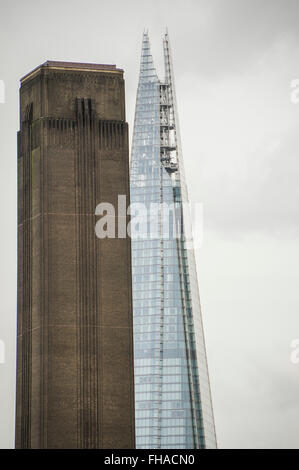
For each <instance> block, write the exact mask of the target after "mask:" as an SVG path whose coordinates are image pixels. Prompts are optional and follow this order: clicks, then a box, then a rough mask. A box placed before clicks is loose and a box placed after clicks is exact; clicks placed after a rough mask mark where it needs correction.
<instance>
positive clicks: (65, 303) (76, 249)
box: [16, 62, 135, 449]
mask: <svg viewBox="0 0 299 470" xmlns="http://www.w3.org/2000/svg"><path fill="white" fill-rule="evenodd" d="M128 166H129V162H128V128H127V123H126V122H125V97H124V80H123V72H122V70H119V69H116V67H115V66H101V65H94V64H77V63H65V62H61V63H59V62H46V63H45V64H43V65H42V66H40V67H38V68H37V69H35V70H34V71H33V72H31V73H30V74H28V75H27V76H26V77H24V78H23V79H22V81H21V89H20V132H19V134H18V187H19V195H18V203H19V207H18V345H17V349H18V355H17V403H16V447H17V448H107V449H108V448H116V449H117V448H119V449H121V448H134V446H135V429H134V386H133V385H134V383H133V330H132V299H131V257H130V249H131V248H130V239H129V238H122V239H121V238H120V239H117V238H115V239H103V240H100V239H98V238H97V237H96V235H95V230H94V228H95V224H96V221H97V220H98V216H95V215H94V214H95V208H96V206H97V204H99V203H100V202H111V203H113V204H114V205H115V204H116V201H117V197H118V194H125V195H127V203H128V204H129V168H128Z"/></svg>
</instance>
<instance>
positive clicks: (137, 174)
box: [130, 32, 216, 449]
mask: <svg viewBox="0 0 299 470" xmlns="http://www.w3.org/2000/svg"><path fill="white" fill-rule="evenodd" d="M163 46H164V62H165V79H164V81H161V80H159V78H158V76H157V73H156V70H155V67H154V63H153V59H152V55H151V52H150V43H149V37H148V33H147V32H145V33H144V34H143V42H142V52H141V66H140V76H139V84H138V90H137V101H136V110H135V124H134V134H133V145H132V155H131V177H130V178H131V181H130V185H131V207H135V212H136V213H137V212H138V210H139V209H140V211H141V208H143V209H142V210H143V211H144V213H143V215H142V216H140V214H139V221H141V225H143V231H142V230H140V231H139V233H136V232H135V233H134V234H133V235H132V275H133V311H134V362H135V407H136V410H135V413H136V415H135V416H136V423H135V425H136V446H137V448H150V449H165V448H168V449H171V448H175V449H204V448H215V447H216V435H215V425H214V417H213V409H212V402H211V392H210V384H209V376H208V368H207V360H206V351H205V343H204V334H203V327H202V320H201V309H200V300H199V292H198V284H197V274H196V266H195V259H194V252H193V248H192V243H191V246H190V240H189V242H188V243H187V237H186V230H187V225H188V213H187V210H186V206H187V204H185V203H187V202H188V195H187V189H186V184H185V177H184V170H183V161H182V152H181V144H180V133H179V123H178V115H177V106H176V97H175V88H174V77H173V68H172V61H171V53H170V44H169V38H168V34H167V33H166V34H165V37H164V40H163ZM165 206H166V207H172V208H174V210H173V211H172V212H171V213H172V216H171V217H172V218H171V220H172V222H174V227H176V228H177V227H179V236H178V231H177V230H176V231H175V230H174V229H172V230H171V229H170V228H169V227H170V225H171V223H168V227H167V230H166V227H165V225H167V223H166V222H167V220H166V219H167V218H166V217H165V216H164V209H162V208H164V207H165ZM138 208H139V209H138ZM132 210H133V209H132ZM133 212H134V211H133ZM144 214H146V217H143V216H144ZM169 214H170V211H169ZM144 218H146V224H145V225H144V224H142V219H144ZM133 219H134V217H133ZM151 221H154V224H151ZM152 225H154V230H152ZM149 226H150V228H148V227H149ZM171 226H172V225H171ZM137 232H138V231H137ZM167 234H168V235H167Z"/></svg>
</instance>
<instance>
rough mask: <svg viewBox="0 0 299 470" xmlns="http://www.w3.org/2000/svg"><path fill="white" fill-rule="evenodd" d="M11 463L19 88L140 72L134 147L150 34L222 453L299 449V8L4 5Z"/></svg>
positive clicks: (244, 0) (1, 419)
mask: <svg viewBox="0 0 299 470" xmlns="http://www.w3.org/2000/svg"><path fill="white" fill-rule="evenodd" d="M0 6H1V14H0V79H1V80H4V81H5V85H6V102H5V103H4V104H0V123H1V140H0V166H1V185H0V196H1V197H0V208H1V214H2V215H1V243H0V259H1V263H0V286H1V296H0V340H2V341H4V342H5V344H6V362H5V364H0V447H1V448H6V447H13V437H14V388H15V324H16V307H15V305H16V174H17V173H16V132H17V130H18V125H19V124H18V88H19V79H20V78H21V77H22V76H23V75H25V74H26V73H27V72H29V71H30V70H31V69H33V68H34V67H36V66H37V65H39V64H41V63H42V62H44V61H45V60H47V59H49V60H65V61H80V62H97V63H115V64H117V66H119V67H122V68H124V70H125V79H126V99H127V119H128V121H129V124H130V133H132V125H133V116H134V106H135V96H136V87H137V81H138V72H139V59H140V49H141V39H142V32H143V29H144V28H148V29H149V34H150V39H151V44H152V52H153V55H154V60H155V63H156V66H157V69H158V72H159V74H160V76H161V78H163V69H162V35H163V33H164V31H165V28H166V26H167V27H168V30H169V35H170V40H171V44H172V51H173V61H174V69H175V75H176V90H177V98H178V107H179V116H180V124H181V134H182V145H183V152H184V161H185V170H186V177H187V183H188V186H189V197H190V200H191V201H193V202H202V203H203V204H204V241H203V245H202V247H201V248H200V249H198V250H197V252H196V257H197V265H198V273H199V282H200V293H201V301H202V306H203V320H204V326H205V333H206V342H207V352H208V362H209V369H210V379H211V387H212V396H213V402H214V412H215V421H216V430H217V436H218V444H219V447H221V448H228V447H229V448H241V447H243V448H263V447H266V448H276V447H279V448H280V447H281V448H287V447H291V448H299V398H298V397H299V364H293V363H292V362H291V359H290V357H291V352H292V349H291V346H290V345H291V342H292V340H293V339H296V338H299V272H298V271H299V242H298V232H299V211H298V207H299V189H298V188H299V185H298V180H299V161H298V160H299V133H298V123H299V103H298V104H295V103H292V102H291V99H290V96H291V86H290V85H291V81H292V80H293V79H296V78H297V79H299V28H298V25H299V3H298V0H184V1H181V0H146V1H145V0H128V1H123V0H114V1H111V2H108V1H107V0H85V1H82V0H80V1H78V0H51V1H48V0H47V1H46V0H27V1H26V2H25V1H24V2H21V1H16V0H9V1H8V0H1V1H0Z"/></svg>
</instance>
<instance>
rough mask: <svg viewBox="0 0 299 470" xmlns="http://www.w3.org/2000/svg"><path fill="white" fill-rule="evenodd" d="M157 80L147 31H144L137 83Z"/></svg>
mask: <svg viewBox="0 0 299 470" xmlns="http://www.w3.org/2000/svg"><path fill="white" fill-rule="evenodd" d="M157 80H158V76H157V72H156V69H155V66H154V61H153V57H152V54H151V48H150V42H149V36H148V30H144V32H143V39H142V50H141V63H140V75H139V82H156V81H157Z"/></svg>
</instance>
